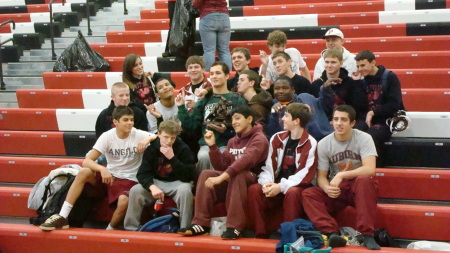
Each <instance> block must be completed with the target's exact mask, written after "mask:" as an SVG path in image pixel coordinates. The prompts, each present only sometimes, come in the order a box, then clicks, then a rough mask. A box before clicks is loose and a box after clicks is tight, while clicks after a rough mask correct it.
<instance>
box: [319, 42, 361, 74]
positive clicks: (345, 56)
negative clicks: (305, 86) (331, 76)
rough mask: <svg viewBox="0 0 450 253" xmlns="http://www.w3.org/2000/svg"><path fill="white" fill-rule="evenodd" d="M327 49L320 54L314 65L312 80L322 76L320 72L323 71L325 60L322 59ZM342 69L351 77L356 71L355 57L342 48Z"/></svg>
mask: <svg viewBox="0 0 450 253" xmlns="http://www.w3.org/2000/svg"><path fill="white" fill-rule="evenodd" d="M327 50H328V49H325V50H323V51H322V53H320V59H319V60H318V61H317V63H316V67H315V68H314V78H313V79H317V78H319V77H320V76H321V75H322V72H323V71H324V70H325V60H324V59H323V54H324V53H325V51H327ZM342 60H343V65H342V67H343V68H344V69H346V70H347V71H348V74H349V75H351V74H352V73H353V72H356V70H358V69H357V68H356V61H355V55H354V54H352V53H350V52H349V51H348V50H347V49H345V47H342Z"/></svg>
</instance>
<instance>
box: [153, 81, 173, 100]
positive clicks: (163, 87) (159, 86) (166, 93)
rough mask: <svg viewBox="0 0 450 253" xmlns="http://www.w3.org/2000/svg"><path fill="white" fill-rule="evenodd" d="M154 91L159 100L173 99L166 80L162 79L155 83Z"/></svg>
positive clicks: (171, 88) (171, 90) (170, 87)
mask: <svg viewBox="0 0 450 253" xmlns="http://www.w3.org/2000/svg"><path fill="white" fill-rule="evenodd" d="M156 90H157V91H158V94H157V95H158V97H159V98H160V99H168V98H171V97H173V86H172V85H171V84H170V82H169V81H168V80H167V79H162V80H160V81H159V82H157V83H156Z"/></svg>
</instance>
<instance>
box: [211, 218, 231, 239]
mask: <svg viewBox="0 0 450 253" xmlns="http://www.w3.org/2000/svg"><path fill="white" fill-rule="evenodd" d="M226 223H227V217H226V216H225V217H214V218H211V229H210V230H209V234H210V235H212V236H221V235H222V233H223V232H225V230H226V229H227V227H226Z"/></svg>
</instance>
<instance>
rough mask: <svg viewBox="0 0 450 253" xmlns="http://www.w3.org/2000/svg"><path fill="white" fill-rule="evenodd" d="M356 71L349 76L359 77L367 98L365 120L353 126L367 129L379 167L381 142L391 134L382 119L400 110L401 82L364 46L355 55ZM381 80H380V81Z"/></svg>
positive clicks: (381, 157) (380, 163) (381, 162)
mask: <svg viewBox="0 0 450 253" xmlns="http://www.w3.org/2000/svg"><path fill="white" fill-rule="evenodd" d="M355 60H356V64H357V65H358V73H355V75H354V76H353V78H354V79H357V80H359V79H360V78H361V77H363V79H362V81H363V85H364V88H365V92H366V94H367V99H368V101H369V106H368V107H367V109H366V116H365V122H361V123H362V124H358V125H357V126H356V128H357V129H360V130H363V131H367V133H369V134H370V135H371V136H372V138H373V141H374V142H375V146H376V148H377V152H378V158H377V167H383V166H384V163H383V150H382V149H383V146H384V143H385V142H386V141H388V140H389V139H390V138H391V135H392V132H391V130H390V129H389V126H388V125H387V124H386V119H388V118H390V117H392V116H394V114H395V113H396V112H397V111H398V110H403V109H404V106H403V100H402V91H401V84H400V81H399V80H398V77H397V75H396V74H395V73H394V72H392V71H390V70H387V69H386V68H385V67H384V66H382V65H378V66H377V62H376V59H375V55H374V54H373V52H371V51H368V50H364V51H361V52H359V53H358V54H357V55H356V57H355ZM383 80H384V83H383Z"/></svg>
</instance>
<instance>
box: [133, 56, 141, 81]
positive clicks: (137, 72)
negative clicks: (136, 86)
mask: <svg viewBox="0 0 450 253" xmlns="http://www.w3.org/2000/svg"><path fill="white" fill-rule="evenodd" d="M131 74H132V75H133V77H135V78H141V76H142V75H143V74H144V65H143V64H142V60H141V58H140V57H138V58H137V59H136V62H135V63H134V67H133V68H132V69H131Z"/></svg>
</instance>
